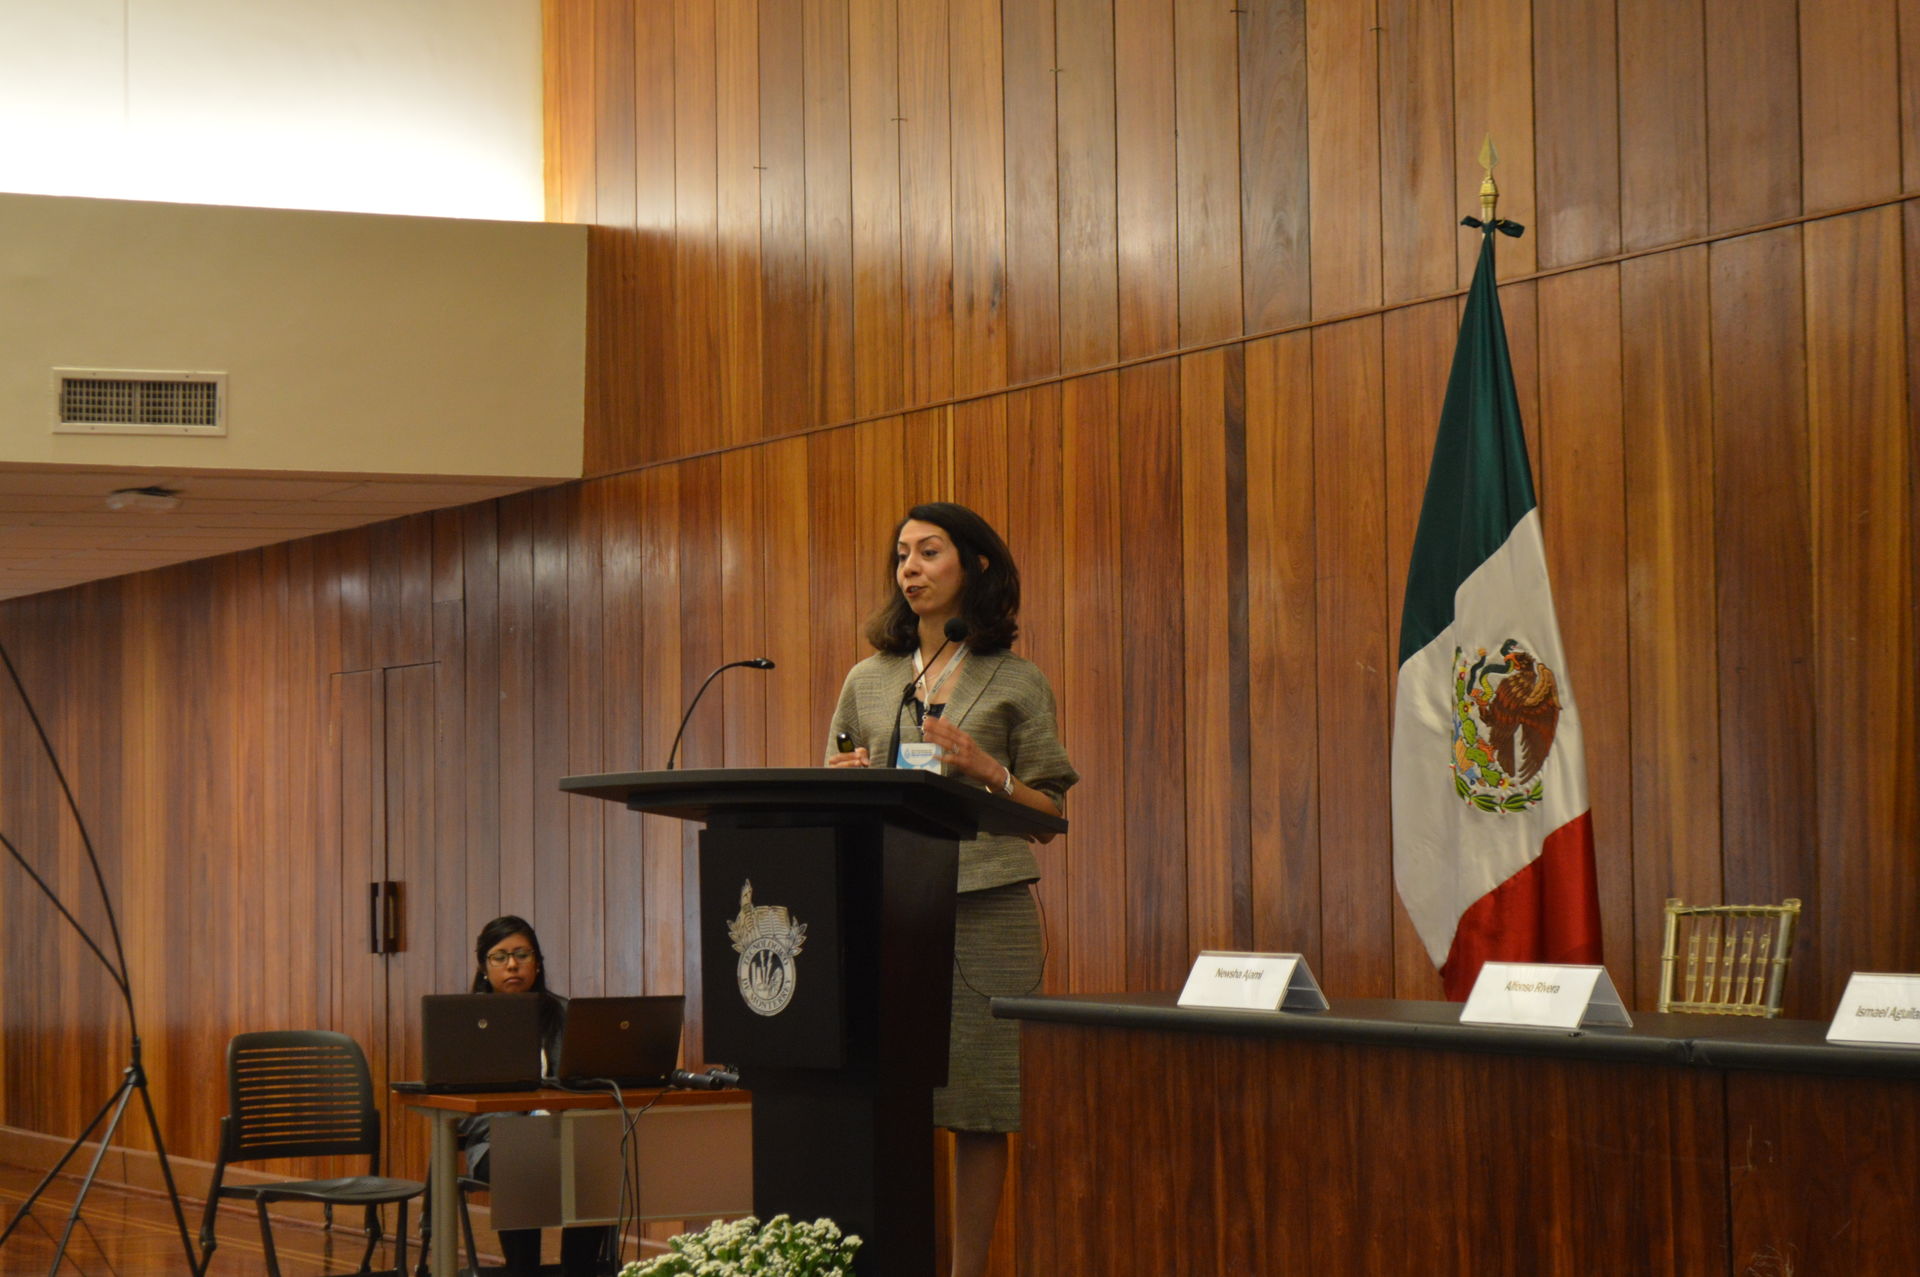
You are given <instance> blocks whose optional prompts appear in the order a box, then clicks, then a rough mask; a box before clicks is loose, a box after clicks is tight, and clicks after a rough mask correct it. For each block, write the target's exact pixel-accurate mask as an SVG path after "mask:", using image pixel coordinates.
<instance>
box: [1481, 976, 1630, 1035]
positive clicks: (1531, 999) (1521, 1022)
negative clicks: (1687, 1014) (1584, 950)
mask: <svg viewBox="0 0 1920 1277" xmlns="http://www.w3.org/2000/svg"><path fill="white" fill-rule="evenodd" d="M1460 1023H1462V1024H1497V1025H1501V1026H1503V1027H1508V1028H1529V1029H1577V1028H1579V1027H1580V1026H1582V1025H1585V1024H1618V1025H1623V1026H1625V1027H1627V1028H1632V1027H1633V1020H1632V1018H1631V1017H1630V1016H1628V1015H1627V1008H1626V1004H1625V1003H1623V1002H1621V1001H1620V994H1619V992H1618V991H1617V990H1615V989H1614V987H1613V980H1612V978H1611V977H1609V976H1608V975H1607V969H1606V968H1605V967H1569V966H1560V965H1558V964H1555V963H1551V962H1489V963H1487V964H1486V965H1484V966H1482V967H1481V968H1480V978H1479V979H1477V980H1475V981H1474V982H1473V992H1472V993H1470V994H1468V995H1467V1004H1466V1006H1464V1007H1462V1008H1461V1009H1460Z"/></svg>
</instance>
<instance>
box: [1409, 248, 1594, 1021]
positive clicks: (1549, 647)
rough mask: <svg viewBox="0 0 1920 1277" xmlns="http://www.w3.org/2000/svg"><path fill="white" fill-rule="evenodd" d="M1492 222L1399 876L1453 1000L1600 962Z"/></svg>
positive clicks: (1434, 576)
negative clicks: (1477, 982) (1504, 982)
mask: <svg viewBox="0 0 1920 1277" xmlns="http://www.w3.org/2000/svg"><path fill="white" fill-rule="evenodd" d="M1492 241H1493V235H1492V228H1491V227H1488V228H1486V229H1485V230H1484V231H1483V238H1482V240H1481V244H1480V264H1479V266H1478V268H1477V269H1476V270H1475V271H1474V276H1473V288H1472V290H1471V291H1470V292H1469V293H1468V295H1467V310H1466V315H1465V317H1464V318H1463V319H1462V320H1461V323H1460V343H1459V346H1458V347H1457V348H1456V349H1455V351H1454V356H1453V372H1452V374H1451V376H1450V377H1449V378H1448V380H1447V398H1446V403H1445V404H1444V405H1443V406H1442V407H1441V410H1440V435H1439V438H1438V439H1437V440H1436V441H1435V443H1434V448H1433V468H1432V469H1431V470H1430V471H1429V472H1428V475H1427V495H1426V500H1425V502H1424V503H1423V504H1422V506H1421V508H1420V528H1419V531H1418V533H1417V534H1416V535H1415V537H1414V543H1413V561H1412V564H1411V565H1410V567H1409V569H1408V571H1407V598H1406V605H1405V607H1404V608H1403V610H1402V612H1401V616H1400V684H1399V692H1398V696H1397V698H1396V701H1395V704H1394V715H1393V880H1394V886H1395V887H1396V888H1397V889H1398V890H1399V892H1400V899H1401V900H1402V901H1403V902H1405V904H1406V907H1407V913H1408V914H1409V915H1411V917H1412V918H1413V925H1414V928H1415V929H1416V930H1417V931H1418V932H1419V934H1420V939H1421V942H1422V943H1423V944H1425V945H1426V947H1427V953H1428V954H1429V955H1431V957H1432V958H1433V963H1434V965H1435V966H1436V967H1438V968H1439V969H1440V975H1441V977H1442V979H1443V980H1444V981H1445V983H1446V989H1447V996H1448V997H1449V998H1453V999H1456V1000H1458V999H1463V998H1465V997H1466V996H1467V993H1468V992H1469V991H1470V990H1471V989H1472V987H1473V982H1474V979H1475V978H1476V977H1477V976H1478V975H1479V974H1480V965H1481V964H1482V963H1483V962H1487V961H1502V962H1569V963H1582V964H1585V963H1597V962H1599V961H1600V908H1599V893H1598V889H1597V886H1596V884H1595V880H1594V868H1593V822H1592V816H1591V813H1590V812H1589V810H1588V807H1587V772H1586V760H1585V758H1584V756H1583V754H1582V751H1581V747H1580V711H1579V709H1578V708H1577V707H1576V706H1575V704H1574V699H1573V691H1572V688H1571V687H1570V685H1569V684H1568V681H1567V665H1566V651H1565V649H1564V648H1563V647H1562V646H1561V644H1560V626H1559V622H1558V621H1556V620H1555V619H1554V612H1553V594H1552V591H1551V590H1550V589H1549V587H1548V584H1547V559H1546V547H1545V545H1544V543H1543V542H1542V540H1541V537H1540V512H1539V510H1538V509H1537V508H1536V506H1535V503H1534V497H1533V474H1532V471H1531V469H1530V468H1529V466H1528V463H1527V443H1526V437H1525V436H1524V435H1523V434H1522V433H1521V429H1520V405H1519V401H1518V400H1517V399H1516V398H1515V397H1514V392H1513V366H1512V364H1511V363H1510V362H1509V361H1508V358H1507V332H1506V326H1505V324H1503V323H1502V322H1501V318H1500V298H1499V295H1498V293H1496V292H1495V290H1494V278H1493V242H1492Z"/></svg>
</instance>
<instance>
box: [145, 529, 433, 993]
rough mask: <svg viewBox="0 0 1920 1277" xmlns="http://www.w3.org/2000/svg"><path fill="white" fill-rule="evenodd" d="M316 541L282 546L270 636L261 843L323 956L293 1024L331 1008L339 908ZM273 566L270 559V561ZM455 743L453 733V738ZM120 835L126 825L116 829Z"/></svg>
mask: <svg viewBox="0 0 1920 1277" xmlns="http://www.w3.org/2000/svg"><path fill="white" fill-rule="evenodd" d="M314 549H315V542H314V541H313V539H312V538H306V539H303V540H300V541H293V542H290V543H288V544H287V545H285V546H283V547H281V550H282V551H283V552H284V558H283V559H282V562H283V563H284V565H285V567H284V572H285V581H286V588H285V590H284V591H283V592H282V593H281V595H280V606H279V608H278V611H277V620H276V622H275V624H274V629H275V631H276V637H277V639H278V641H279V643H280V644H281V647H282V653H283V655H282V668H281V677H282V679H283V680H284V683H283V686H282V688H281V689H280V694H281V696H282V697H283V698H284V704H285V706H286V717H285V719H284V724H285V726H284V736H283V738H282V740H281V741H280V742H279V745H278V750H279V766H278V767H277V768H276V772H277V774H278V777H279V779H278V780H276V781H273V782H271V783H274V784H275V785H276V786H277V787H278V789H279V792H278V793H276V794H275V795H274V796H273V798H272V800H271V803H272V807H271V812H272V815H271V822H272V823H271V824H270V825H269V826H268V828H267V830H266V838H267V840H268V841H266V842H264V843H263V844H262V846H263V847H264V848H265V849H266V850H267V854H269V855H271V854H273V851H274V850H275V849H278V850H280V851H282V852H283V853H284V854H285V858H286V859H287V860H288V861H289V862H291V868H290V871H289V878H288V883H289V895H288V899H289V900H290V901H298V902H299V903H298V906H297V907H296V908H295V909H294V910H293V912H292V917H291V919H290V921H291V924H292V929H293V931H294V935H295V936H296V937H297V939H295V941H294V943H303V944H305V945H306V947H307V951H308V952H310V953H313V954H316V955H318V954H325V955H326V960H325V961H321V962H315V963H314V964H313V967H312V968H311V969H310V970H309V971H307V972H306V973H305V975H306V978H305V982H304V985H303V987H302V995H301V999H300V1001H299V1002H298V1004H297V1005H296V1006H295V1007H293V1008H292V1011H293V1013H294V1014H293V1017H292V1019H291V1022H292V1023H298V1024H322V1023H325V1017H326V1015H327V1014H328V1012H329V1011H330V1010H331V990H332V978H333V977H332V971H333V966H334V962H335V960H336V959H337V955H336V954H334V953H333V948H332V946H333V935H334V914H335V913H336V912H337V911H338V910H339V909H340V907H341V905H340V899H339V897H338V895H337V894H336V893H335V891H334V890H333V883H334V873H335V871H334V867H333V863H332V860H333V857H332V849H333V845H334V844H332V843H330V842H329V841H328V840H327V839H326V837H325V835H324V832H323V831H324V830H325V829H326V828H327V821H326V818H325V815H324V796H325V795H326V794H327V793H328V792H329V784H328V782H327V779H326V774H325V773H326V770H327V760H328V753H327V745H326V727H327V718H326V696H325V684H324V683H323V682H322V681H321V678H320V673H321V671H322V670H323V669H324V667H323V666H322V665H321V664H320V663H319V654H318V643H317V642H316V639H317V635H316V634H315V632H314V627H313V623H312V622H313V616H314V611H315V605H316V600H317V599H318V597H319V596H320V594H321V582H320V581H319V580H318V577H317V573H316V570H315V555H314ZM269 561H272V560H269ZM115 595H116V601H117V602H120V604H121V606H122V608H124V605H125V604H124V600H125V597H126V592H125V590H124V589H118V588H117V589H116V590H115ZM116 619H117V620H118V624H117V625H116V627H115V629H116V632H118V633H124V632H125V619H124V612H123V613H122V615H121V616H120V617H118V618H116ZM117 660H118V661H119V662H120V665H121V669H120V672H119V674H118V676H117V678H116V682H115V686H116V687H117V686H120V685H121V684H122V683H123V682H124V679H125V671H126V669H127V667H128V660H127V653H126V651H125V649H124V645H122V646H121V647H120V648H119V650H118V651H117ZM113 723H114V731H115V732H116V733H117V734H118V735H120V736H121V738H122V746H121V748H122V749H123V750H124V749H126V748H127V745H126V743H125V742H126V741H127V740H128V739H130V735H131V733H130V731H129V728H130V724H129V722H128V715H127V712H126V709H125V707H124V706H122V705H118V704H116V705H115V706H114V707H113ZM454 739H455V741H458V739H459V734H458V732H457V731H456V732H455V733H454ZM134 774H136V773H135V771H134V769H133V768H131V767H127V766H125V765H124V764H123V765H122V766H121V768H120V776H121V777H126V776H131V775H134ZM122 828H123V831H124V828H125V826H124V824H123V826H122ZM121 841H122V843H123V844H124V845H125V847H126V854H127V855H128V856H131V855H132V851H133V848H132V844H131V843H130V842H129V841H128V840H127V839H126V835H125V833H124V832H123V833H122V834H121Z"/></svg>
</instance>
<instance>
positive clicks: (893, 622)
mask: <svg viewBox="0 0 1920 1277" xmlns="http://www.w3.org/2000/svg"><path fill="white" fill-rule="evenodd" d="M915 519H918V520H919V521H920V522H922V523H931V524H933V525H934V526H935V527H937V528H939V529H940V530H941V531H942V532H944V533H946V534H947V540H949V541H951V542H952V543H953V550H954V554H955V555H956V556H957V557H958V558H959V560H960V571H961V573H962V577H963V583H962V585H961V587H960V619H961V620H963V621H965V622H966V623H967V647H968V648H970V649H971V650H973V651H975V652H980V653H983V654H984V653H987V652H998V651H999V650H1000V649H1001V648H1005V647H1012V646H1013V640H1014V638H1015V637H1016V636H1018V635H1019V633H1020V625H1019V621H1018V619H1017V618H1018V617H1019V615H1020V569H1019V568H1017V567H1015V566H1014V564H1013V551H1011V550H1009V549H1007V543H1006V542H1005V541H1002V540H1001V539H1000V534H999V533H998V532H995V531H994V530H993V528H992V526H991V525H990V524H988V522H987V521H986V520H985V519H983V518H981V517H980V516H979V515H977V514H975V513H974V512H973V511H971V510H969V509H967V507H965V506H963V505H955V504H954V503H953V502H951V501H930V502H927V503H926V504H924V505H917V506H915V507H913V509H911V510H909V511H907V514H906V517H905V518H903V519H901V520H900V522H899V523H897V524H895V525H894V529H893V536H892V538H890V540H889V541H888V544H887V596H886V597H887V601H886V602H885V603H883V604H882V605H881V606H880V610H879V611H877V612H875V613H874V614H873V617H872V618H871V619H870V620H868V622H867V642H869V643H871V644H873V646H874V647H875V648H877V649H878V650H880V651H882V652H896V653H898V652H911V651H912V650H913V649H914V648H915V647H918V646H919V644H920V618H919V617H917V616H915V615H914V614H913V609H912V608H910V607H908V606H907V600H906V596H905V595H903V594H901V593H900V581H899V578H898V576H897V575H896V572H897V569H898V566H899V553H898V551H897V549H896V548H895V547H896V546H898V544H899V541H900V529H901V528H904V527H906V526H907V524H908V523H911V522H912V521H914V520H915ZM983 559H984V560H985V561H986V566H984V567H982V566H981V560H983Z"/></svg>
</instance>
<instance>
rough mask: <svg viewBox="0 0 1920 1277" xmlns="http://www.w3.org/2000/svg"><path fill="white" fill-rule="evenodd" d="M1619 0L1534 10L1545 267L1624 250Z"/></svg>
mask: <svg viewBox="0 0 1920 1277" xmlns="http://www.w3.org/2000/svg"><path fill="white" fill-rule="evenodd" d="M1614 6H1615V0H1578V3H1574V4H1559V5H1540V6H1537V7H1536V8H1535V9H1534V24H1533V53H1534V78H1533V83H1534V148H1535V153H1534V161H1535V166H1536V171H1535V181H1536V183H1537V195H1538V200H1539V211H1538V212H1537V213H1536V214H1535V216H1536V218H1537V219H1538V222H1539V225H1538V226H1537V227H1535V228H1534V229H1535V231H1536V233H1537V234H1538V236H1539V244H1538V246H1537V248H1536V250H1535V251H1536V252H1537V253H1538V256H1539V264H1540V265H1541V266H1542V267H1549V266H1566V265H1571V264H1572V263H1575V262H1584V261H1591V260H1592V259H1594V258H1596V257H1611V256H1613V255H1614V254H1615V253H1618V252H1619V251H1620V180H1621V179H1620V105H1619V84H1620V74H1621V72H1620V66H1619V63H1618V44H1617V30H1618V15H1617V14H1616V13H1615V11H1614Z"/></svg>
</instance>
